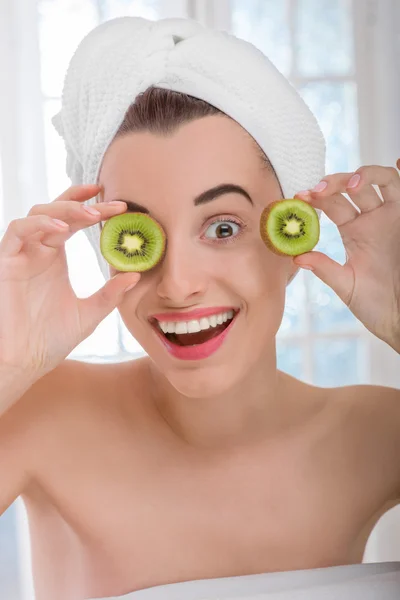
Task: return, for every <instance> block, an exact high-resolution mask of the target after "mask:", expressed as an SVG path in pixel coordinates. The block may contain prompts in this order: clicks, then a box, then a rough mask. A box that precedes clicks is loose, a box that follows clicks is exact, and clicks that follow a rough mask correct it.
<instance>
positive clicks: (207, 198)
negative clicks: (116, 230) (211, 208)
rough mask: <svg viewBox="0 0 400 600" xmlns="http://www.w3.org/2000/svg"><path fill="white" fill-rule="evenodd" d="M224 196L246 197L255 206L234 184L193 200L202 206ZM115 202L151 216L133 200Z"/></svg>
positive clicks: (226, 185)
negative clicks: (237, 195) (239, 195)
mask: <svg viewBox="0 0 400 600" xmlns="http://www.w3.org/2000/svg"><path fill="white" fill-rule="evenodd" d="M224 194H241V195H242V196H244V198H246V200H248V201H249V202H250V204H252V205H253V206H254V203H253V200H252V198H251V196H250V194H249V193H248V192H247V191H246V190H245V189H244V188H242V187H241V186H240V185H236V184H234V183H222V184H220V185H217V186H215V187H213V188H211V189H209V190H206V191H205V192H202V193H201V194H199V195H198V196H196V197H195V198H194V199H193V204H194V205H195V206H199V205H200V204H206V203H207V202H211V201H212V200H216V199H217V198H219V197H220V196H222V195H224ZM115 200H120V201H121V202H126V205H127V207H128V211H127V212H142V213H145V214H147V215H148V214H150V211H149V210H148V209H147V208H146V207H145V206H142V205H141V204H138V203H137V202H132V201H131V200H125V199H124V198H115Z"/></svg>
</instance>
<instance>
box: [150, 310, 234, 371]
mask: <svg viewBox="0 0 400 600" xmlns="http://www.w3.org/2000/svg"><path fill="white" fill-rule="evenodd" d="M211 314H213V313H211ZM238 314H239V313H236V315H235V316H234V317H233V319H232V321H231V322H230V323H229V325H228V327H227V328H226V329H224V330H223V331H222V333H220V334H219V335H217V336H216V337H213V338H211V340H208V342H204V344H198V345H197V346H177V345H176V344H171V342H170V341H169V340H168V339H167V338H166V337H165V336H164V335H163V333H162V332H161V331H159V329H158V328H157V326H154V327H153V329H154V331H155V332H156V334H157V335H158V337H159V338H160V340H161V342H162V343H163V344H164V346H165V347H166V349H167V350H168V352H169V353H170V354H172V356H175V358H179V359H180V360H200V359H202V358H208V357H209V356H211V354H214V352H216V351H217V350H218V348H220V346H221V345H222V343H223V341H224V340H225V338H226V336H227V335H228V333H229V332H230V330H231V329H232V327H233V324H234V323H235V321H236V317H237V316H238Z"/></svg>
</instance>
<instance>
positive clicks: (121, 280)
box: [79, 273, 140, 337]
mask: <svg viewBox="0 0 400 600" xmlns="http://www.w3.org/2000/svg"><path fill="white" fill-rule="evenodd" d="M139 280H140V273H124V274H118V275H116V276H115V277H113V278H112V279H109V280H108V281H107V283H106V284H105V285H104V286H103V287H102V288H100V290H98V291H97V292H96V293H94V294H93V295H92V296H90V297H89V298H84V299H79V313H80V322H81V323H82V328H83V333H84V334H85V337H87V336H88V335H90V334H91V333H93V331H94V330H95V329H96V327H97V326H98V324H99V323H100V322H101V321H102V320H103V319H105V317H106V316H107V315H109V314H110V313H111V311H112V310H114V308H116V307H117V306H118V304H120V303H121V301H122V300H123V299H124V296H125V294H126V292H128V291H129V288H130V286H136V284H137V283H138V281H139Z"/></svg>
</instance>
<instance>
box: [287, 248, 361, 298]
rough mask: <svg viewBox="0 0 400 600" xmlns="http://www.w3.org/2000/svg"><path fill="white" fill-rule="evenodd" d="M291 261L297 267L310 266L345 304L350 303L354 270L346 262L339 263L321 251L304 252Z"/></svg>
mask: <svg viewBox="0 0 400 600" xmlns="http://www.w3.org/2000/svg"><path fill="white" fill-rule="evenodd" d="M293 262H294V264H295V265H297V266H299V267H302V268H310V269H311V270H312V271H313V272H314V273H315V275H316V276H317V277H318V278H319V279H320V280H321V281H323V282H324V283H326V285H328V286H329V287H330V288H331V289H332V290H333V291H334V292H335V293H336V294H337V295H338V296H339V298H340V299H341V300H342V301H343V302H344V303H345V304H347V306H348V305H349V304H350V300H351V296H352V293H353V289H354V272H353V269H352V268H351V266H350V265H349V264H348V263H346V264H345V265H340V264H339V263H337V262H336V261H334V260H332V259H331V258H329V256H326V254H323V253H322V252H306V253H305V254H301V255H300V256H296V257H295V258H294V259H293Z"/></svg>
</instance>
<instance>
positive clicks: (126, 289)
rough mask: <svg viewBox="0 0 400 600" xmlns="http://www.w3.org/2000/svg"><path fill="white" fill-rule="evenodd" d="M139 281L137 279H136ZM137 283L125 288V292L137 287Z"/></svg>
mask: <svg viewBox="0 0 400 600" xmlns="http://www.w3.org/2000/svg"><path fill="white" fill-rule="evenodd" d="M136 283H137V281H136ZM136 283H132V284H131V285H129V286H128V287H127V288H125V292H129V290H131V289H132V288H134V287H135V285H136Z"/></svg>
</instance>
